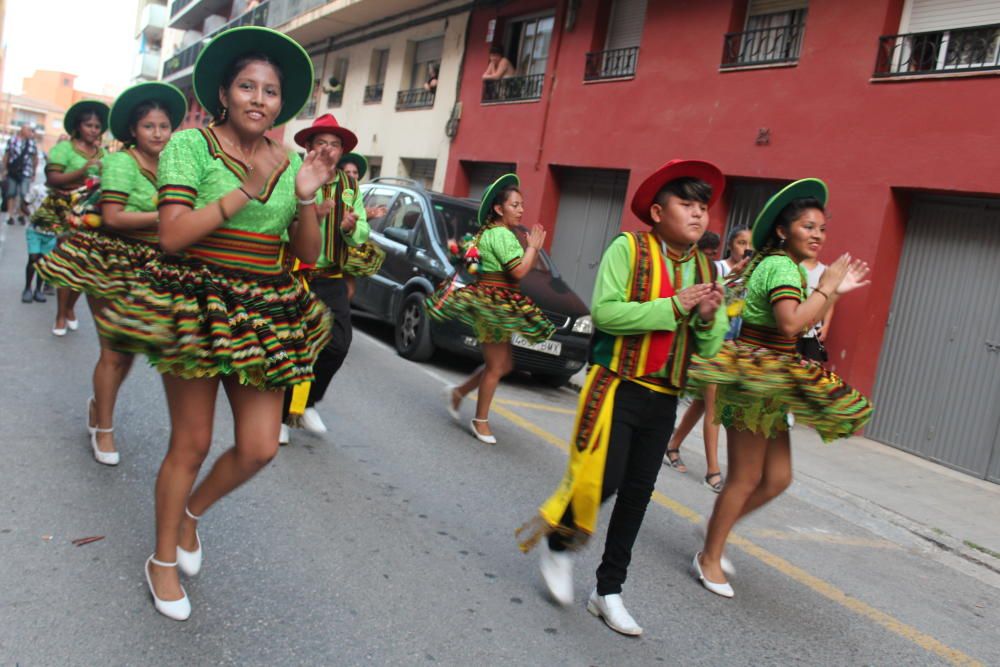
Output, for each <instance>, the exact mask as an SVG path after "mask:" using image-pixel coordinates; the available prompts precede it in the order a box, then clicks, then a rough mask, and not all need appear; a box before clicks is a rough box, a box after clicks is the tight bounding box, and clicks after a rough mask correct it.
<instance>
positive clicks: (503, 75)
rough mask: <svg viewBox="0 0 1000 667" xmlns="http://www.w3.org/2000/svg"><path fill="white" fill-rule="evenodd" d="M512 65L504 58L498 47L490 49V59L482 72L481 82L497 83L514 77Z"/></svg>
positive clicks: (501, 50)
mask: <svg viewBox="0 0 1000 667" xmlns="http://www.w3.org/2000/svg"><path fill="white" fill-rule="evenodd" d="M514 73H515V70H514V65H512V64H511V62H510V61H509V60H507V58H506V57H505V56H504V54H503V49H501V48H500V47H499V46H491V47H490V59H489V62H488V63H487V64H486V71H485V72H483V81H498V80H500V79H507V78H510V77H512V76H514Z"/></svg>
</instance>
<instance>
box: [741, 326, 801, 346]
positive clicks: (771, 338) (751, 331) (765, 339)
mask: <svg viewBox="0 0 1000 667" xmlns="http://www.w3.org/2000/svg"><path fill="white" fill-rule="evenodd" d="M736 340H737V341H738V342H741V343H747V344H749V345H756V346H757V347H766V348H767V349H769V350H774V351H776V352H782V353H784V354H795V342H796V341H797V340H798V339H796V338H787V337H785V336H782V335H781V334H780V333H779V332H778V330H777V329H774V328H772V327H765V326H761V325H759V324H750V323H748V322H747V321H746V320H744V321H743V325H742V327H741V328H740V335H739V338H737V339H736Z"/></svg>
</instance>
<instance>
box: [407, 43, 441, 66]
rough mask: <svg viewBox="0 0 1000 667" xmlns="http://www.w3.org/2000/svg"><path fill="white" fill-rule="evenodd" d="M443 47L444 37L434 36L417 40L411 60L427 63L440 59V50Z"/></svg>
mask: <svg viewBox="0 0 1000 667" xmlns="http://www.w3.org/2000/svg"><path fill="white" fill-rule="evenodd" d="M443 48H444V37H434V38H433V39H425V40H421V41H419V42H417V48H416V51H414V53H413V62H416V63H429V62H436V61H438V60H441V50H442V49H443Z"/></svg>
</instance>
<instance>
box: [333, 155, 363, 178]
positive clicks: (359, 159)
mask: <svg viewBox="0 0 1000 667" xmlns="http://www.w3.org/2000/svg"><path fill="white" fill-rule="evenodd" d="M348 162H350V163H351V164H353V165H354V166H356V167H357V168H358V180H359V181H360V180H361V179H362V178H364V177H365V174H367V173H368V160H367V159H366V158H365V156H364V155H362V154H361V153H347V154H346V155H344V156H343V157H342V158H340V162H338V163H337V166H338V167H341V168H343V165H344V164H346V163H348Z"/></svg>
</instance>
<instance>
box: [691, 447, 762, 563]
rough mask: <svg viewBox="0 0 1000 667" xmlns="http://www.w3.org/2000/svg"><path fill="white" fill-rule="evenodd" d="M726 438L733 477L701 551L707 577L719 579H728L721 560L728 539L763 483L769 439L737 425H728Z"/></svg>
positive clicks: (714, 510) (714, 511)
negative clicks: (740, 428)
mask: <svg viewBox="0 0 1000 667" xmlns="http://www.w3.org/2000/svg"><path fill="white" fill-rule="evenodd" d="M726 439H727V442H728V443H729V479H728V480H726V485H725V486H724V487H722V491H721V492H720V493H719V497H718V498H717V499H716V500H715V508H714V509H713V510H712V516H711V517H710V518H709V520H708V530H707V534H706V536H705V547H704V549H703V550H702V555H701V566H702V570H703V572H704V573H705V577H706V578H707V579H708V580H709V581H713V582H716V583H721V582H724V581H725V580H726V576H725V574H723V572H722V566H721V564H720V560H721V558H722V552H723V550H724V549H725V546H726V539H727V538H728V537H729V533H730V532H731V531H732V529H733V526H735V525H736V522H737V521H738V520H739V518H740V517H741V516H743V508H744V507H746V504H747V501H748V500H749V499H750V497H751V496H752V495H753V493H754V491H756V489H757V486H758V485H759V484H760V480H761V477H762V476H763V473H764V460H765V458H766V454H767V448H768V442H769V441H768V440H767V438H765V437H764V436H762V435H758V434H756V433H748V432H746V431H739V430H737V429H734V428H729V429H726Z"/></svg>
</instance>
